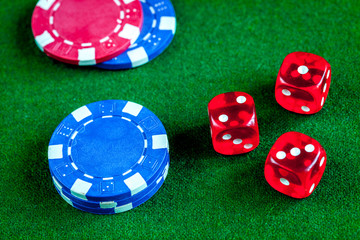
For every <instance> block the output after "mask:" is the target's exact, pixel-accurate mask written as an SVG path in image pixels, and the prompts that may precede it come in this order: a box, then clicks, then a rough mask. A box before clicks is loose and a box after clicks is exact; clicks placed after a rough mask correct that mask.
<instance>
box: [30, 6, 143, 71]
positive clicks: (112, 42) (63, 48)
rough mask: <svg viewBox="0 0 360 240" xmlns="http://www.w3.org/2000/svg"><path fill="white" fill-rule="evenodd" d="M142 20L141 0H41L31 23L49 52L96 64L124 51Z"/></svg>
mask: <svg viewBox="0 0 360 240" xmlns="http://www.w3.org/2000/svg"><path fill="white" fill-rule="evenodd" d="M142 23H143V13H142V8H141V3H140V2H139V1H138V0H102V1H101V2H99V1H97V0H40V1H39V2H38V3H37V5H36V7H35V10H34V12H33V16H32V22H31V25H32V30H33V34H34V37H35V41H36V44H37V45H38V46H39V48H40V49H41V50H43V51H44V52H45V53H46V54H47V55H48V56H50V57H52V58H55V59H57V60H59V61H62V62H66V63H70V64H75V65H95V64H97V63H100V62H103V61H107V60H109V59H111V58H113V57H116V56H117V55H119V54H121V53H122V52H124V51H125V50H126V49H127V48H128V47H129V46H130V44H132V43H133V42H135V40H136V39H137V37H138V36H139V34H140V28H141V26H142Z"/></svg>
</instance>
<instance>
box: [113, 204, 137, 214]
mask: <svg viewBox="0 0 360 240" xmlns="http://www.w3.org/2000/svg"><path fill="white" fill-rule="evenodd" d="M132 208H133V205H132V203H128V204H125V205H122V206H120V207H116V208H115V213H120V212H126V211H128V210H130V209H132Z"/></svg>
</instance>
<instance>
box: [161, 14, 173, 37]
mask: <svg viewBox="0 0 360 240" xmlns="http://www.w3.org/2000/svg"><path fill="white" fill-rule="evenodd" d="M159 29H160V30H171V31H172V33H173V34H175V30H176V19H175V18H174V17H161V18H160V25H159Z"/></svg>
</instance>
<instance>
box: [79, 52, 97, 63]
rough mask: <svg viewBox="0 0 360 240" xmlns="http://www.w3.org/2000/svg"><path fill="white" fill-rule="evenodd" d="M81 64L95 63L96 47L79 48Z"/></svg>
mask: <svg viewBox="0 0 360 240" xmlns="http://www.w3.org/2000/svg"><path fill="white" fill-rule="evenodd" d="M78 60H79V66H87V65H95V64H96V61H95V48H83V49H79V50H78Z"/></svg>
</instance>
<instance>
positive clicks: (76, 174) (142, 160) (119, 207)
mask: <svg viewBox="0 0 360 240" xmlns="http://www.w3.org/2000/svg"><path fill="white" fill-rule="evenodd" d="M168 146H169V144H168V139H167V135H166V131H165V128H164V126H163V125H162V123H161V121H160V120H159V119H158V118H157V117H156V115H155V114H154V113H152V112H151V111H150V110H148V109H146V108H145V107H143V106H141V105H139V104H136V103H133V102H128V101H123V100H106V101H100V102H95V103H91V104H88V105H86V106H83V107H81V108H79V109H77V110H75V111H74V112H72V113H71V114H70V115H68V116H67V117H66V118H65V119H64V120H63V121H62V122H61V123H60V125H59V126H58V127H57V128H56V130H55V131H54V133H53V135H52V137H51V140H50V143H49V149H48V159H49V168H50V173H51V176H52V180H53V183H54V185H55V187H56V190H57V191H58V192H59V194H60V195H61V197H62V198H63V199H64V200H65V201H66V202H67V203H69V204H70V205H72V206H73V207H75V208H77V209H80V210H82V211H86V212H90V213H95V214H114V213H119V212H124V211H127V210H130V209H132V208H135V207H137V206H139V205H141V204H142V203H144V202H146V201H147V200H148V199H150V198H151V197H152V196H153V195H154V194H155V193H156V192H157V191H158V190H159V188H160V187H161V186H162V184H163V182H164V180H165V178H166V176H167V173H168V169H169V163H170V158H169V147H168Z"/></svg>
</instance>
